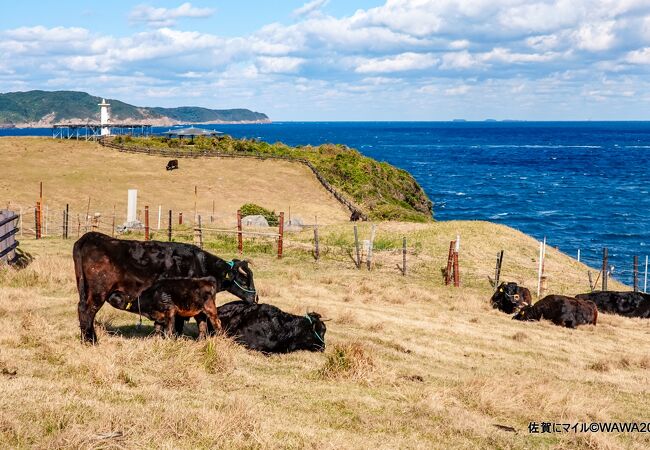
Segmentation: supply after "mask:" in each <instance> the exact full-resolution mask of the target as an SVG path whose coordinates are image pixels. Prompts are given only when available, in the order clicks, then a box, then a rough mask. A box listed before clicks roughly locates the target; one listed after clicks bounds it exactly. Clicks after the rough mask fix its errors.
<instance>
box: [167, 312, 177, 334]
mask: <svg viewBox="0 0 650 450" xmlns="http://www.w3.org/2000/svg"><path fill="white" fill-rule="evenodd" d="M175 316H176V311H174V308H170V309H169V310H168V311H167V313H166V314H165V337H168V338H170V337H173V336H174V319H175Z"/></svg>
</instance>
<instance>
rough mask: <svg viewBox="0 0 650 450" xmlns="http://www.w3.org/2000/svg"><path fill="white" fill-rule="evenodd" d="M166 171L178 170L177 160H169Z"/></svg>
mask: <svg viewBox="0 0 650 450" xmlns="http://www.w3.org/2000/svg"><path fill="white" fill-rule="evenodd" d="M166 169H167V170H174V169H178V160H177V159H170V160H169V162H168V163H167V167H166Z"/></svg>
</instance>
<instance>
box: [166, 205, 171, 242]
mask: <svg viewBox="0 0 650 450" xmlns="http://www.w3.org/2000/svg"><path fill="white" fill-rule="evenodd" d="M167 240H168V241H170V242H171V240H172V210H171V209H170V210H169V220H168V221H167Z"/></svg>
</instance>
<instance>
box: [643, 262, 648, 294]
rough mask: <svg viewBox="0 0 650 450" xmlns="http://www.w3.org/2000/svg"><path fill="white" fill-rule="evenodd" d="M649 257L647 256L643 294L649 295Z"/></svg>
mask: <svg viewBox="0 0 650 450" xmlns="http://www.w3.org/2000/svg"><path fill="white" fill-rule="evenodd" d="M647 289H648V255H645V275H644V276H643V292H645V293H646V294H647V293H648V291H647Z"/></svg>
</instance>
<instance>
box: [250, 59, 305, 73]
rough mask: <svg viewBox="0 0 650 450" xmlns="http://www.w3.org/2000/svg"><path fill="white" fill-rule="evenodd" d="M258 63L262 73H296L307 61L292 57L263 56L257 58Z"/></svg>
mask: <svg viewBox="0 0 650 450" xmlns="http://www.w3.org/2000/svg"><path fill="white" fill-rule="evenodd" d="M257 62H258V67H259V69H260V72H262V73H295V72H297V71H298V69H299V68H300V66H301V65H302V64H303V63H304V62H305V60H304V59H302V58H292V57H290V56H283V57H270V56H261V57H259V58H257Z"/></svg>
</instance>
